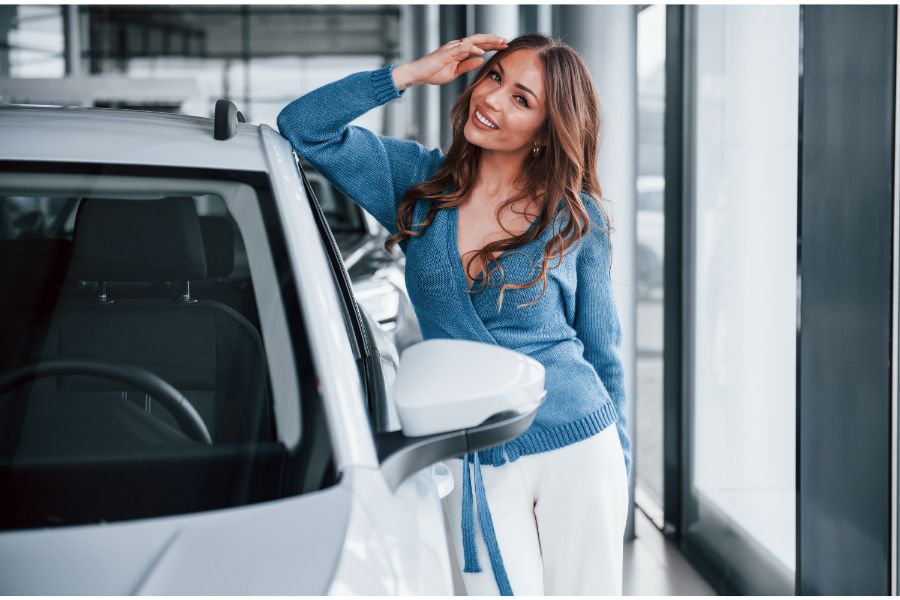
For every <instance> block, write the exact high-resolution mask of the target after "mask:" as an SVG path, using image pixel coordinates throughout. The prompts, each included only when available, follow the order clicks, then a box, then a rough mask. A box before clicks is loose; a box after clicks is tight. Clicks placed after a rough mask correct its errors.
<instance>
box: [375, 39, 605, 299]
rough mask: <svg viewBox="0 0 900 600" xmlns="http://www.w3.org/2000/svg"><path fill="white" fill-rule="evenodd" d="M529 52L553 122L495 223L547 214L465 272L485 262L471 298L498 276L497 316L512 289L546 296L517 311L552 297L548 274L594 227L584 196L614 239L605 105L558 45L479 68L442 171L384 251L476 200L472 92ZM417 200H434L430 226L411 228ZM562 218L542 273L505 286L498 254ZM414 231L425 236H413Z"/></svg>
mask: <svg viewBox="0 0 900 600" xmlns="http://www.w3.org/2000/svg"><path fill="white" fill-rule="evenodd" d="M523 48H528V49H531V50H534V51H535V52H536V53H537V55H538V57H539V59H540V61H541V63H542V65H543V68H544V85H545V88H546V89H545V97H546V98H547V101H546V106H547V118H546V119H545V121H544V123H543V124H542V125H541V127H540V128H539V129H538V133H537V136H536V138H537V139H538V140H542V141H544V145H543V147H541V148H540V150H539V152H538V153H537V155H536V156H535V155H534V154H533V153H532V152H529V153H528V154H527V158H526V159H525V162H524V163H523V165H522V172H521V174H520V175H519V181H520V182H521V184H522V185H521V191H519V193H517V194H515V195H513V196H510V197H509V198H508V199H507V200H505V201H504V202H503V203H501V204H500V206H499V207H498V209H497V215H498V217H499V215H500V214H502V212H503V210H504V209H505V208H506V207H508V206H509V205H511V204H514V203H516V202H518V201H520V200H523V199H526V198H533V199H534V200H535V201H536V204H537V205H538V206H539V207H541V208H540V214H539V215H538V219H539V221H538V223H536V226H535V227H533V228H531V229H530V230H529V231H526V232H524V233H522V234H519V235H514V234H513V233H512V232H510V231H508V230H507V229H506V228H505V227H504V231H506V232H507V233H508V234H509V235H510V237H508V238H505V239H501V240H497V241H494V242H491V243H489V244H487V245H486V246H485V247H483V248H482V249H481V250H479V251H477V253H475V254H474V255H473V256H472V257H471V258H469V260H468V262H466V265H465V268H466V272H468V269H469V267H470V266H471V264H472V261H473V260H475V258H476V257H480V258H481V265H482V268H481V274H482V276H483V281H484V283H483V284H482V286H481V288H480V289H478V290H468V291H470V292H472V293H476V292H481V291H483V290H484V289H485V286H486V285H487V284H488V279H489V277H490V276H491V275H492V274H493V273H494V272H495V271H498V270H499V272H500V295H499V298H498V301H497V310H498V311H499V310H500V307H501V306H502V303H503V292H504V290H506V289H507V288H510V289H524V288H527V287H531V286H534V285H537V284H538V283H542V284H543V288H542V290H541V293H540V295H539V296H538V297H537V298H535V299H534V300H533V301H532V302H530V303H528V304H522V305H519V307H520V308H521V307H523V306H528V305H529V304H532V303H534V302H537V301H538V300H540V298H541V297H542V296H543V295H544V292H546V290H547V269H548V268H549V264H550V262H551V259H552V258H553V257H556V258H557V259H558V263H557V264H556V265H555V266H559V265H561V264H562V261H563V259H564V257H565V256H566V251H567V249H569V248H570V247H572V246H573V245H575V244H576V243H577V242H578V241H579V240H580V239H581V238H582V237H584V236H585V235H587V232H588V229H589V227H590V224H591V223H590V218H589V215H588V212H587V209H586V208H585V206H584V204H583V202H582V198H581V191H584V192H586V193H587V194H588V195H589V196H590V197H591V199H592V200H594V202H596V203H597V206H598V207H599V208H600V210H601V212H602V214H603V216H604V218H605V220H606V222H607V223H608V224H609V230H610V231H612V224H611V222H610V220H609V216H608V215H607V213H606V211H605V210H604V209H603V205H602V203H601V201H600V199H601V198H602V191H601V189H600V182H599V180H598V177H597V148H598V145H599V136H600V101H599V99H598V97H597V92H596V89H595V87H594V83H593V80H592V79H591V75H590V71H589V70H588V67H587V65H586V64H585V62H584V60H583V59H582V58H581V57H580V56H579V55H578V53H577V52H576V51H575V50H574V49H573V48H571V47H570V46H568V45H566V44H565V43H564V42H562V41H560V40H559V39H556V38H552V37H548V36H545V35H540V34H534V33H530V34H526V35H521V36H519V37H517V38H515V39H513V40H511V41H510V42H509V45H508V46H507V47H506V49H504V50H502V51H499V52H497V53H495V54H494V56H492V57H491V58H490V60H488V61H487V62H485V63H484V64H483V65H482V66H481V68H480V69H479V70H478V72H477V73H476V75H475V77H474V78H473V80H472V82H471V83H470V84H469V85H468V86H467V87H466V89H465V90H464V91H463V92H462V93H461V94H460V95H459V97H458V98H457V99H456V102H455V103H454V104H453V107H452V108H451V109H450V123H451V127H452V129H453V140H452V143H451V144H450V149H449V150H448V151H447V153H446V155H445V158H444V162H443V164H442V165H441V166H440V168H438V170H437V171H436V172H435V174H434V175H433V176H432V178H431V179H429V180H427V181H423V182H422V183H419V184H417V185H414V186H413V187H411V188H410V189H409V190H408V191H407V192H406V194H405V195H404V196H403V198H402V199H401V201H400V205H399V207H398V210H397V233H396V234H394V235H392V236H390V237H389V238H388V239H387V240H386V242H385V244H384V247H385V249H386V250H387V251H389V252H390V251H391V249H392V246H393V245H394V244H398V243H399V242H401V241H403V240H405V239H408V238H410V237H411V236H419V235H422V234H423V233H424V232H425V230H426V229H427V228H428V226H429V225H431V223H432V221H433V220H434V217H435V215H436V213H437V211H438V210H441V209H449V208H453V207H454V206H459V205H460V204H462V201H463V199H464V198H466V197H467V196H468V194H469V193H470V192H471V190H472V187H473V185H474V183H475V180H476V176H477V175H478V167H479V164H480V158H481V151H482V149H481V148H480V147H479V146H476V145H473V144H470V143H469V142H468V141H467V140H466V138H465V135H464V134H463V128H464V127H465V125H466V121H467V120H468V118H469V100H470V98H471V96H472V91H473V90H474V88H475V87H476V86H477V85H478V84H479V83H480V82H481V81H482V80H483V79H484V78H485V77H486V76H487V75H488V73H490V71H491V70H492V69H493V68H494V65H495V64H496V63H497V61H499V60H502V59H503V57H504V56H506V55H508V54H509V53H511V52H515V51H516V50H521V49H523ZM418 199H427V200H429V209H428V214H427V216H426V217H425V220H424V221H423V222H422V223H416V224H414V225H413V224H411V221H412V218H413V211H414V208H415V204H416V201H417V200H418ZM520 214H524V213H520ZM557 217H562V218H560V219H559V220H560V221H565V225H564V226H563V227H561V228H557V227H556V226H554V233H553V236H552V237H551V238H550V240H549V241H548V242H547V243H546V244H545V246H544V254H543V259H542V260H541V261H539V266H540V273H538V275H537V276H536V277H535V278H534V279H533V280H531V281H529V282H527V283H521V284H519V283H504V279H505V275H504V273H503V267H502V266H501V264H500V263H499V261H498V260H497V259H496V258H495V256H494V255H495V253H498V252H499V253H503V252H505V251H507V250H513V249H515V248H518V247H521V246H524V245H526V244H528V243H529V242H531V241H532V240H534V239H535V238H537V237H539V236H540V235H541V234H542V233H543V232H544V231H545V230H546V229H547V228H548V227H550V226H551V225H552V224H554V223H556V222H557ZM498 222H499V219H498ZM414 227H415V228H421V229H413V228H414ZM501 227H502V225H501ZM607 239H608V238H607ZM492 264H493V265H494V266H493V267H491V265H492ZM537 268H538V265H535V268H534V269H533V270H532V273H534V271H535V270H537Z"/></svg>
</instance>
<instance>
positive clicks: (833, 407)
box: [0, 4, 898, 595]
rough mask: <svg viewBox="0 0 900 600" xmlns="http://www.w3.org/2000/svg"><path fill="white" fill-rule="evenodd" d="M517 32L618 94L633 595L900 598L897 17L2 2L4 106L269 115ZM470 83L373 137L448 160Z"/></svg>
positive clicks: (367, 119) (823, 12)
mask: <svg viewBox="0 0 900 600" xmlns="http://www.w3.org/2000/svg"><path fill="white" fill-rule="evenodd" d="M524 32H541V33H545V34H548V35H553V36H556V37H559V38H561V39H562V40H563V41H565V42H567V43H568V44H570V45H572V46H573V47H575V48H576V49H577V50H578V51H579V52H580V53H581V54H582V56H583V57H584V58H585V60H586V61H587V62H588V64H589V65H590V68H591V70H592V73H593V76H594V80H595V82H596V84H597V88H598V91H599V95H600V98H601V102H602V104H603V120H604V125H603V135H602V143H601V151H600V158H599V163H598V167H599V170H600V180H601V185H602V186H603V190H604V194H605V196H606V197H607V199H608V200H609V201H610V204H609V206H608V209H609V210H610V211H611V215H612V220H613V226H614V227H615V232H614V233H613V238H612V239H613V248H614V250H613V256H614V262H613V275H612V279H613V285H614V289H615V293H616V302H617V308H618V311H619V316H620V319H621V322H622V328H623V335H624V340H623V346H622V349H621V355H622V360H623V363H624V364H625V368H626V374H627V390H628V397H629V406H628V414H629V424H628V427H629V430H630V431H631V433H632V440H633V444H634V466H635V469H634V480H633V481H632V482H631V485H632V498H633V500H634V510H633V512H632V515H631V517H630V519H629V527H628V536H627V553H626V561H627V562H626V586H625V591H626V593H630V594H645V593H649V594H706V593H710V594H712V593H724V594H779V595H784V594H795V593H803V594H805V593H833V594H843V593H853V594H891V593H896V570H897V551H896V545H897V544H896V537H897V536H896V531H897V519H896V508H897V495H896V491H895V488H896V479H897V477H896V472H897V461H896V457H897V450H896V446H897V444H896V430H897V427H896V420H897V410H896V405H897V393H896V387H897V386H896V379H897V362H896V353H897V336H896V326H897V316H896V313H897V310H896V301H897V289H898V288H897V275H896V270H897V269H896V262H897V260H896V247H897V244H896V241H893V242H892V240H896V236H897V232H896V229H897V227H896V225H895V222H896V216H897V210H896V207H897V200H896V193H897V184H896V171H897V167H896V160H897V152H896V147H895V144H896V138H897V136H896V135H895V127H896V119H895V115H896V90H897V79H896V56H897V11H896V7H895V6H891V5H881V6H875V5H873V6H867V7H854V6H832V7H821V6H820V7H813V6H806V5H784V6H771V5H765V6H764V5H758V6H712V5H703V6H668V7H667V6H663V5H618V6H602V5H591V6H581V5H559V6H557V5H515V4H507V5H477V6H476V5H440V6H439V5H428V6H423V5H303V6H290V5H284V6H262V5H260V6H241V5H205V6H186V5H178V6H164V5H160V6H133V5H128V6H116V5H102V6H101V5H86V6H79V5H5V6H0V103H29V104H53V105H72V106H97V107H116V108H131V109H141V110H154V111H166V112H178V113H183V114H190V115H197V116H203V117H208V116H211V114H212V107H213V105H214V103H215V101H216V99H218V98H227V99H230V100H232V101H234V102H235V103H236V104H237V106H238V108H239V109H240V110H241V111H242V112H243V114H244V115H245V116H246V118H247V119H248V121H250V122H253V123H258V124H267V125H269V126H271V127H273V128H275V127H276V126H275V117H276V115H277V114H278V112H279V111H280V110H281V108H282V107H283V106H284V105H285V104H287V103H288V102H290V101H291V100H293V99H294V98H296V97H297V96H300V95H302V94H304V93H305V92H307V91H310V90H312V89H314V88H316V87H318V86H320V85H322V84H324V83H327V82H329V81H333V80H335V79H338V78H341V77H343V76H345V75H348V74H350V73H354V72H357V71H361V70H370V69H374V68H377V67H380V66H383V65H386V64H390V63H397V64H399V63H402V62H407V61H411V60H414V59H415V58H418V57H419V56H422V55H424V54H426V53H428V52H430V51H432V50H434V49H435V48H437V47H438V46H440V45H441V44H443V43H444V42H446V41H448V40H450V39H455V38H460V37H464V36H466V35H469V34H472V33H494V34H497V35H501V36H504V37H507V38H513V37H515V36H516V35H518V34H520V33H524ZM465 83H466V76H464V77H461V78H460V79H459V80H457V81H455V82H453V83H451V84H448V85H445V86H441V87H440V88H437V87H433V86H429V87H427V88H423V87H417V88H414V89H411V90H410V91H409V92H408V93H407V94H406V95H405V96H404V98H403V99H402V100H400V101H396V102H391V103H389V104H387V105H385V106H383V107H380V108H378V109H376V110H373V111H371V112H369V113H367V114H366V115H364V116H362V117H361V118H360V119H359V120H358V121H357V124H359V125H362V126H364V127H367V128H369V129H371V130H373V131H376V132H378V133H383V134H388V135H393V136H396V137H404V138H409V139H417V140H418V141H420V142H422V143H423V144H426V145H428V146H438V145H440V146H442V147H445V148H446V147H447V146H448V145H449V141H450V140H449V137H448V136H449V133H450V132H449V124H448V122H447V115H448V112H449V108H450V106H451V104H452V102H453V100H454V98H455V97H456V96H457V95H458V94H459V92H460V91H461V90H462V89H463V86H464V85H465ZM804 132H806V135H805V136H804ZM0 138H2V133H0ZM801 242H803V243H801ZM801 247H802V252H801ZM801 284H802V285H801ZM801 290H807V291H806V293H805V294H803V295H802V296H801ZM804 309H805V310H804ZM801 314H803V316H804V319H803V320H802V321H801V318H800V317H801ZM801 323H802V326H801ZM838 332H844V333H843V334H841V335H838Z"/></svg>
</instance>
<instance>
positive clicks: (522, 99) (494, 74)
mask: <svg viewBox="0 0 900 600" xmlns="http://www.w3.org/2000/svg"><path fill="white" fill-rule="evenodd" d="M488 77H490V78H491V79H494V77H496V79H494V81H496V82H497V83H500V74H499V73H498V72H497V71H491V72H490V73H488ZM513 98H515V99H516V102H518V103H519V104H521V105H522V106H528V100H527V99H526V98H525V96H513Z"/></svg>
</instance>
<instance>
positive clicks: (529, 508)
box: [444, 424, 629, 596]
mask: <svg viewBox="0 0 900 600" xmlns="http://www.w3.org/2000/svg"><path fill="white" fill-rule="evenodd" d="M444 462H445V464H447V466H449V467H450V469H451V471H452V472H453V481H454V485H453V492H451V493H450V495H449V496H447V498H445V501H446V502H447V511H448V514H449V517H450V533H451V537H452V541H453V547H454V549H455V550H456V556H457V559H458V563H459V565H463V564H465V559H464V557H463V545H462V531H461V529H460V522H461V519H462V489H463V486H462V475H463V471H462V469H463V466H464V464H465V463H464V462H463V461H461V460H458V459H455V458H454V459H450V460H446V461H444ZM470 469H472V470H474V464H470ZM481 472H482V476H483V479H484V488H485V494H486V495H487V498H488V506H489V507H490V509H491V517H492V519H493V523H494V531H495V533H496V535H497V543H498V545H499V547H500V554H501V555H502V556H503V564H504V566H505V568H506V572H507V575H508V577H509V583H510V586H511V587H512V591H513V594H515V595H517V596H518V595H548V596H558V595H599V596H621V595H622V553H623V541H624V535H625V524H626V519H627V516H628V504H629V502H628V478H627V473H626V470H625V459H624V457H623V455H622V446H621V444H620V442H619V436H618V433H617V431H616V426H615V424H613V425H610V426H608V427H607V428H606V429H604V430H603V431H601V432H600V433H598V434H596V435H593V436H591V437H589V438H587V439H584V440H581V441H579V442H576V443H574V444H570V445H568V446H565V447H563V448H558V449H556V450H552V451H549V452H542V453H539V454H529V455H526V456H521V457H519V459H518V460H516V461H515V462H510V463H506V464H504V465H501V466H499V467H494V466H491V465H482V466H481ZM473 481H474V473H473ZM477 502H478V499H477V496H476V498H475V505H474V506H473V512H474V513H475V543H476V546H477V548H478V561H479V563H480V564H481V568H482V571H481V572H480V573H465V572H463V573H462V574H461V575H462V578H463V582H464V584H465V587H466V593H467V594H468V595H470V596H497V595H499V594H500V591H499V590H498V588H497V583H496V581H495V579H494V572H493V570H492V569H491V562H490V559H489V558H488V552H487V548H486V547H485V544H484V539H483V538H482V534H481V527H480V525H479V523H478V516H477V515H478V512H477V508H476V507H477ZM460 569H462V566H460Z"/></svg>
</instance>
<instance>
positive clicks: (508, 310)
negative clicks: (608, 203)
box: [278, 34, 631, 595]
mask: <svg viewBox="0 0 900 600" xmlns="http://www.w3.org/2000/svg"><path fill="white" fill-rule="evenodd" d="M490 50H496V51H497V53H496V54H495V55H494V56H492V57H491V58H490V59H489V60H488V61H487V62H484V58H483V57H482V56H481V55H483V54H484V53H485V52H486V51H490ZM473 55H474V56H473ZM479 67H480V68H479ZM474 69H479V70H478V72H477V74H476V75H475V78H474V80H473V82H472V83H471V85H469V86H468V87H467V88H466V89H465V91H464V92H463V93H462V94H461V95H460V96H459V98H458V99H457V100H456V103H455V104H454V106H453V108H452V109H451V112H450V121H451V124H452V128H453V141H452V144H451V146H450V148H449V150H448V151H447V153H446V155H445V154H444V153H443V152H442V151H441V149H440V148H434V149H428V148H425V147H423V146H422V145H421V144H418V143H416V142H414V141H408V140H399V139H395V138H391V137H387V136H382V135H375V134H374V133H372V132H370V131H368V130H366V129H364V128H361V127H357V126H352V125H349V123H350V122H351V121H353V120H354V119H356V118H357V117H359V116H360V115H362V114H364V113H365V112H367V111H369V110H370V109H372V108H375V107H376V106H380V105H382V104H385V103H387V102H389V101H391V100H394V99H397V98H400V97H401V96H403V94H404V92H405V90H406V89H408V88H410V87H412V86H414V85H422V84H435V85H440V84H444V83H448V82H450V81H452V80H454V79H455V78H456V77H458V76H460V75H462V74H463V73H466V72H468V71H472V70H474ZM278 127H279V129H280V130H281V133H282V134H283V135H284V136H285V137H287V138H288V139H289V140H290V141H291V143H292V145H293V146H294V148H295V149H296V150H297V152H298V153H299V154H300V155H302V156H304V157H305V158H306V159H307V160H309V161H310V162H311V163H312V164H313V165H314V166H316V167H317V168H318V169H319V170H320V171H321V172H322V173H323V174H324V175H325V176H326V177H327V178H328V179H329V180H330V181H331V182H332V183H334V185H336V186H337V187H338V188H339V189H341V191H342V192H344V193H345V194H346V195H347V196H348V197H349V198H352V199H353V200H354V201H355V202H357V203H359V204H360V205H361V206H362V207H363V208H365V209H366V210H368V211H369V212H370V213H371V214H372V215H373V216H375V217H376V218H377V219H378V220H379V221H380V222H381V224H382V225H384V226H385V227H386V228H387V229H388V231H389V232H390V233H391V236H390V237H389V238H388V240H387V242H386V244H385V247H386V248H387V249H388V250H390V249H391V248H392V247H393V245H394V244H396V245H398V246H399V247H400V249H401V250H403V252H404V254H405V255H406V282H407V289H408V291H409V294H410V298H411V300H412V302H413V306H414V308H415V310H416V315H417V317H418V319H419V324H420V325H421V328H422V333H423V337H424V338H426V339H430V338H458V339H470V340H475V341H481V342H486V343H493V344H500V345H503V346H505V347H508V348H513V349H515V350H518V351H520V352H523V353H525V354H528V355H530V356H532V357H534V358H535V359H537V360H539V361H541V363H542V364H543V365H544V367H545V386H546V389H547V396H546V398H545V399H544V402H543V403H542V405H541V407H540V408H539V409H538V411H537V415H536V417H535V420H534V422H533V423H532V425H531V426H530V427H529V429H528V430H527V431H526V432H525V433H523V434H522V435H520V436H519V437H517V438H516V439H514V440H511V441H509V442H506V443H505V444H502V445H500V446H496V447H494V448H489V449H487V450H482V451H480V452H477V453H472V454H471V455H466V456H461V457H457V458H458V459H459V460H451V461H449V462H450V463H451V465H450V466H451V468H452V469H453V472H454V477H455V481H456V482H457V485H455V486H454V492H453V493H452V494H451V495H450V496H449V497H448V505H449V511H450V515H451V517H452V518H453V521H452V522H453V523H460V524H461V531H459V532H458V531H457V530H456V528H455V527H454V528H453V530H452V532H453V538H454V542H455V548H456V552H457V555H458V557H459V559H460V563H461V564H463V565H464V572H463V581H464V583H465V586H466V591H467V593H468V594H469V595H496V594H498V593H500V594H502V595H512V593H513V591H515V592H516V593H518V594H529V595H531V594H552V595H558V594H566V595H569V594H577V595H583V594H597V595H621V592H622V550H623V548H622V541H623V540H622V538H623V534H624V530H625V523H626V517H627V510H628V477H629V476H630V469H631V466H630V464H631V459H630V453H631V443H630V440H629V438H628V436H627V434H626V433H625V417H624V414H623V410H624V404H625V388H624V379H623V374H622V367H621V363H620V361H619V358H618V356H617V354H616V351H617V347H618V346H619V343H620V337H621V334H620V327H619V321H618V316H617V313H616V309H615V304H614V300H613V295H612V290H611V282H610V278H609V269H610V265H611V256H610V246H609V235H608V230H607V226H606V223H607V218H606V213H605V211H604V210H603V208H602V207H601V205H600V204H599V198H600V195H601V192H600V185H599V183H598V180H597V170H596V157H597V144H598V137H599V128H600V110H599V101H598V99H597V95H596V91H595V89H594V84H593V82H592V80H591V77H590V73H589V71H588V69H587V67H586V66H585V64H584V61H583V60H582V59H581V58H580V57H579V56H578V54H577V53H576V52H575V51H574V50H572V49H571V48H570V47H568V46H566V45H565V44H563V43H561V42H560V41H559V40H556V39H553V38H549V37H546V36H542V35H534V34H530V35H523V36H520V37H518V38H516V39H514V40H512V41H510V42H506V40H504V39H502V38H499V37H497V36H494V35H489V34H477V35H471V36H469V37H466V38H464V39H462V40H454V41H452V42H448V43H446V44H444V45H443V46H441V47H440V48H438V49H437V50H435V51H434V52H431V53H430V54H428V55H426V56H423V57H422V58H419V59H418V60H416V61H414V62H411V63H407V64H403V65H399V66H397V65H393V64H391V65H388V66H386V67H382V68H380V69H375V70H373V71H365V72H360V73H355V74H353V75H350V76H348V77H345V78H343V79H341V80H338V81H336V82H333V83H329V84H327V85H324V86H322V87H320V88H318V89H316V90H313V91H312V92H309V93H308V94H306V95H304V96H302V97H301V98H298V99H297V100H295V101H294V102H292V103H291V104H289V105H288V106H287V107H285V108H284V110H282V112H281V114H280V115H279V116H278ZM484 464H488V465H490V467H491V468H488V469H484V470H482V468H481V466H482V465H484ZM473 476H474V480H475V482H474V488H475V494H474V495H475V498H473V493H472V488H473V484H472V477H473ZM460 482H461V483H462V485H459V483H460ZM488 494H489V495H490V503H491V505H492V506H494V507H500V508H501V510H499V511H496V510H495V511H494V512H493V513H492V511H491V510H490V509H489V506H488V498H487V496H488ZM476 512H477V517H478V519H477V522H478V529H480V530H481V532H482V533H481V535H480V536H478V535H476V524H475V513H476ZM501 549H502V553H501ZM480 556H481V557H487V558H488V559H489V561H490V564H491V573H487V572H486V571H484V570H483V569H482V568H481V564H480V560H479V557H480Z"/></svg>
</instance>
